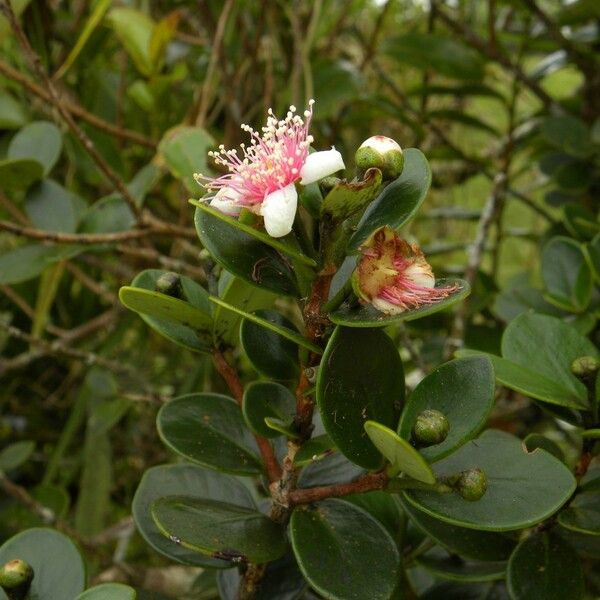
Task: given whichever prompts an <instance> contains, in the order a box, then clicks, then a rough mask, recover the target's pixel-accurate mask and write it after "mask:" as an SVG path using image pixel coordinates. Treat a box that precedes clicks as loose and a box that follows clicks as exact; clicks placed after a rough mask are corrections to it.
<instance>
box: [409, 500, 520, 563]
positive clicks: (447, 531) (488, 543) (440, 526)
mask: <svg viewBox="0 0 600 600" xmlns="http://www.w3.org/2000/svg"><path fill="white" fill-rule="evenodd" d="M401 502H402V508H403V509H404V511H405V512H406V514H407V515H408V516H409V517H410V519H411V521H412V522H413V523H414V524H415V525H416V526H417V527H418V528H419V529H421V530H422V531H423V532H424V533H425V534H426V535H427V536H429V537H430V538H431V539H432V540H434V541H436V542H437V543H438V544H440V545H441V546H443V547H444V548H446V549H447V550H449V551H450V552H453V553H455V554H460V555H461V556H465V557H467V558H471V559H474V560H484V561H504V560H506V559H507V558H508V557H509V556H510V555H511V553H512V551H513V549H514V547H515V542H514V541H513V540H511V539H510V538H509V537H508V536H507V535H505V534H502V533H496V532H492V531H477V530H475V529H467V528H465V527H457V526H456V525H450V524H449V523H446V522H444V521H441V520H440V519H436V518H434V517H431V516H430V515H428V514H426V513H424V512H422V511H420V510H417V508H415V507H414V506H413V505H412V504H411V503H410V502H407V501H406V499H404V498H402V499H401Z"/></svg>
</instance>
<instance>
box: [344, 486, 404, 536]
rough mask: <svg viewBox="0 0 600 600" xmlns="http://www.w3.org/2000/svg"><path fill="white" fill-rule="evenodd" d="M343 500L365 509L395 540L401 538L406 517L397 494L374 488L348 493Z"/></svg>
mask: <svg viewBox="0 0 600 600" xmlns="http://www.w3.org/2000/svg"><path fill="white" fill-rule="evenodd" d="M344 500H345V501H346V502H350V503H351V504H354V506H358V507H359V508H362V509H363V510H366V511H367V512H368V513H369V514H370V515H371V516H372V517H373V518H374V519H376V520H377V521H379V522H380V523H381V524H382V525H383V526H384V527H385V528H386V529H387V530H388V532H389V534H390V535H391V536H392V538H393V539H394V540H395V541H396V542H399V541H400V540H401V537H402V532H403V527H404V525H405V521H406V519H405V518H404V515H403V511H402V507H401V505H400V501H399V500H398V497H397V496H395V495H393V494H388V493H387V492H384V491H381V490H374V491H372V492H362V493H360V494H350V495H349V496H344Z"/></svg>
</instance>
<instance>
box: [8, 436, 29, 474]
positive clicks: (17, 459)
mask: <svg viewBox="0 0 600 600" xmlns="http://www.w3.org/2000/svg"><path fill="white" fill-rule="evenodd" d="M34 450H35V442H32V441H31V440H27V441H22V442H15V443H14V444H10V445H8V446H6V448H3V449H2V450H1V451H0V471H10V470H11V469H16V468H18V467H20V466H21V465H22V464H23V463H24V462H26V461H27V460H28V459H29V457H30V456H31V455H32V454H33V451H34Z"/></svg>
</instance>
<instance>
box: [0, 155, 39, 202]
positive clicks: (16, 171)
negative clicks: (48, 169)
mask: <svg viewBox="0 0 600 600" xmlns="http://www.w3.org/2000/svg"><path fill="white" fill-rule="evenodd" d="M43 176H44V166H43V165H42V164H41V163H39V162H38V161H37V160H33V159H30V158H19V159H15V160H0V190H2V191H3V192H6V193H8V194H12V193H14V192H18V191H20V190H26V189H27V188H28V187H29V186H30V185H31V184H32V183H34V182H36V181H39V180H40V179H41V178H42V177H43Z"/></svg>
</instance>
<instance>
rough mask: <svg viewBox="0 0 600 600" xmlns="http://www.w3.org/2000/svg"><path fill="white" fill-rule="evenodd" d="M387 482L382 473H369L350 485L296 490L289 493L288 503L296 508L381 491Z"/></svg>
mask: <svg viewBox="0 0 600 600" xmlns="http://www.w3.org/2000/svg"><path fill="white" fill-rule="evenodd" d="M388 481H389V478H388V476H387V475H386V474H385V473H383V472H381V473H369V474H368V475H364V476H363V477H361V478H360V479H357V480H356V481H352V482H350V483H336V484H334V485H324V486H320V487H314V488H306V489H296V490H292V491H291V492H290V493H289V503H290V505H291V506H296V505H298V504H309V503H311V502H318V501H319V500H324V499H325V498H339V497H341V496H348V495H349V494H362V493H364V492H371V491H373V490H382V489H384V488H385V486H386V485H387V483H388Z"/></svg>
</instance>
